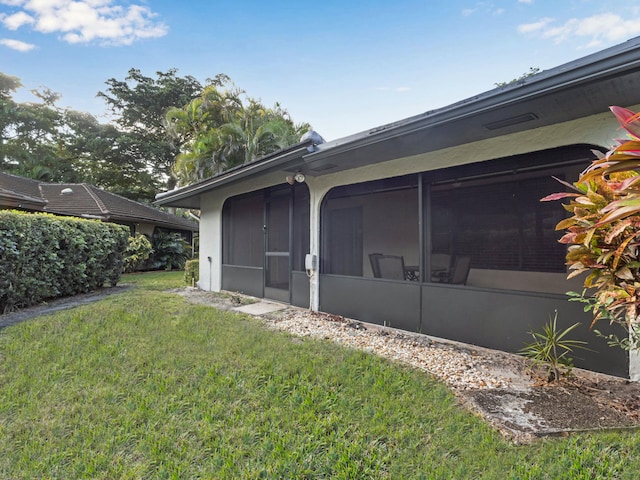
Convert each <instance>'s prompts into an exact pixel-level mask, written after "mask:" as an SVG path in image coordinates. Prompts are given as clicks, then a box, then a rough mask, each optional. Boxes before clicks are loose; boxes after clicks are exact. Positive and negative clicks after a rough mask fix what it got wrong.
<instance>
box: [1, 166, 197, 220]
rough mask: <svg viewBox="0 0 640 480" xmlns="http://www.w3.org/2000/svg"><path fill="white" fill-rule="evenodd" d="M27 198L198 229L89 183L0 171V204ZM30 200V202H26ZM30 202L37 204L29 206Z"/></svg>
mask: <svg viewBox="0 0 640 480" xmlns="http://www.w3.org/2000/svg"><path fill="white" fill-rule="evenodd" d="M3 198H7V199H8V200H13V201H14V203H15V200H18V199H23V200H25V201H24V203H25V205H24V208H25V209H29V210H38V211H43V212H49V213H55V214H59V215H71V216H75V217H83V218H96V219H100V220H105V221H111V222H120V223H135V222H143V223H153V224H156V225H158V226H160V227H165V228H172V229H179V230H190V231H193V232H196V231H198V224H197V223H196V222H194V221H192V220H189V219H186V218H182V217H179V216H177V215H173V214H170V213H165V212H163V211H161V210H158V209H157V208H154V207H150V206H147V205H143V204H141V203H138V202H134V201H133V200H130V199H128V198H125V197H122V196H120V195H116V194H115V193H111V192H107V191H105V190H101V189H100V188H97V187H95V186H93V185H89V184H87V183H44V182H39V181H37V180H31V179H29V178H23V177H18V176H16V175H11V174H8V173H3V172H0V205H3V204H5V203H6V204H7V205H8V206H16V205H13V204H12V203H10V202H8V201H7V202H3V201H2V200H3ZM27 200H29V202H27ZM27 203H31V204H32V205H31V206H33V207H35V208H27V206H28V205H26V204H27Z"/></svg>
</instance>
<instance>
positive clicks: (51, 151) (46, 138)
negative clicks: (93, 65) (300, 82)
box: [0, 69, 309, 202]
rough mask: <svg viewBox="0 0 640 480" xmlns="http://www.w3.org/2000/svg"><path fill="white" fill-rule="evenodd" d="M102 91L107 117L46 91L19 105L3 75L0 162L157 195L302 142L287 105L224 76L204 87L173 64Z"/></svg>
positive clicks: (12, 83)
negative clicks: (270, 102) (269, 104)
mask: <svg viewBox="0 0 640 480" xmlns="http://www.w3.org/2000/svg"><path fill="white" fill-rule="evenodd" d="M105 83H106V85H107V88H106V89H105V91H104V92H98V94H97V95H98V97H100V98H102V99H103V100H104V101H105V102H106V104H107V107H108V108H109V110H110V112H111V114H112V120H111V122H109V123H100V122H99V121H98V120H97V119H96V118H95V117H94V116H93V115H91V114H89V113H84V112H78V111H74V110H71V109H62V108H60V107H58V106H57V105H56V103H57V101H58V100H59V98H60V97H59V95H58V94H57V93H55V92H53V91H51V90H49V89H46V88H43V89H40V90H37V91H32V93H33V94H34V95H35V96H36V98H37V99H38V101H37V102H24V103H18V102H16V101H15V100H14V94H15V92H16V91H17V90H18V89H19V88H21V86H22V84H21V81H20V79H18V78H16V77H12V76H10V75H7V74H4V73H0V169H2V170H4V171H8V172H10V173H14V174H16V175H21V176H25V177H29V178H34V179H38V180H43V181H51V182H87V183H91V184H93V185H95V186H97V187H100V188H104V189H105V190H108V191H111V192H114V193H118V194H120V195H123V196H126V197H128V198H131V199H133V200H137V201H142V202H150V201H152V200H153V198H154V196H155V194H156V193H157V192H158V191H161V190H168V189H171V188H173V187H174V186H175V185H176V184H180V185H185V184H188V183H190V182H193V181H197V180H200V179H202V178H205V177H207V176H210V175H213V174H216V173H219V172H221V171H223V170H225V169H227V168H231V167H234V166H236V165H240V164H242V163H245V162H248V161H251V160H253V159H254V158H257V157H259V156H262V155H265V154H268V153H272V152H274V151H276V150H278V149H281V148H284V147H287V146H289V145H292V144H294V143H296V142H298V141H299V139H300V137H301V135H302V134H303V133H304V132H305V131H306V130H307V129H308V128H309V125H308V124H300V125H296V124H294V123H293V121H292V120H291V118H290V116H289V114H288V113H287V111H286V110H284V109H283V108H282V107H280V105H278V104H276V105H275V106H274V107H273V108H266V107H265V106H264V105H262V103H261V102H260V101H258V100H255V99H253V98H250V97H248V96H247V95H246V94H245V92H243V91H242V90H240V89H238V88H236V87H235V86H234V85H233V83H232V82H231V79H230V78H229V77H227V76H226V75H224V74H219V75H217V76H216V77H214V78H213V79H207V80H206V82H205V83H204V85H203V84H201V83H200V82H199V81H198V80H196V79H195V78H194V77H191V76H185V77H180V76H178V75H177V70H176V69H170V70H168V71H166V72H156V76H155V78H154V77H150V76H146V75H143V74H142V72H141V71H140V70H138V69H131V70H129V72H128V74H127V76H126V77H125V79H124V80H117V79H115V78H111V79H108V80H107V81H106V82H105Z"/></svg>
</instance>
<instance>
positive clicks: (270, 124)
mask: <svg viewBox="0 0 640 480" xmlns="http://www.w3.org/2000/svg"><path fill="white" fill-rule="evenodd" d="M165 118H166V125H167V131H168V132H169V134H170V135H171V136H172V138H173V139H175V140H176V141H177V143H178V144H180V145H181V152H180V154H179V155H177V157H176V162H175V165H174V170H173V173H174V174H175V176H176V177H177V179H178V181H179V184H180V185H185V184H189V183H193V182H196V181H198V180H202V179H203V178H207V177H210V176H212V175H215V174H217V173H220V172H222V171H224V170H227V169H229V168H233V167H236V166H238V165H242V164H244V163H247V162H250V161H252V160H254V159H256V158H259V157H261V156H264V155H267V154H269V153H273V152H275V151H278V150H281V149H283V148H285V147H287V146H289V145H293V144H295V143H297V142H299V141H300V137H301V136H302V135H303V134H304V133H305V132H306V131H308V130H309V129H310V126H309V124H307V123H302V124H295V123H294V122H293V121H292V119H291V117H290V116H289V114H288V112H287V111H286V110H284V109H283V108H282V107H281V106H280V105H279V104H276V105H275V106H274V107H273V108H267V107H265V106H264V105H263V104H262V103H261V102H260V101H259V100H256V99H254V98H251V97H248V96H247V95H246V93H245V92H244V91H242V90H240V89H238V88H236V87H235V86H234V85H233V84H232V83H231V81H230V80H229V79H228V78H225V79H224V82H223V83H220V84H215V85H208V86H207V87H205V88H204V90H203V91H202V94H201V95H200V96H199V97H197V98H195V99H193V100H192V101H191V102H189V103H188V104H187V105H185V106H184V107H182V108H177V107H176V108H170V109H169V110H168V112H167V114H166V117H165Z"/></svg>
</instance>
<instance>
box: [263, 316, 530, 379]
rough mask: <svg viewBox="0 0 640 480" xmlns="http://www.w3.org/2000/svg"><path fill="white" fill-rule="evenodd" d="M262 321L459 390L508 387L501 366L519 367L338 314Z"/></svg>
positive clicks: (512, 361) (509, 375)
mask: <svg viewBox="0 0 640 480" xmlns="http://www.w3.org/2000/svg"><path fill="white" fill-rule="evenodd" d="M263 319H264V321H265V322H266V323H267V324H268V325H269V326H270V327H271V328H274V329H278V330H284V331H286V332H289V333H291V334H293V335H297V336H301V337H314V338H321V339H325V340H331V341H334V342H337V343H339V344H341V345H346V346H349V347H352V348H357V349H359V350H363V351H365V352H370V353H372V354H375V355H379V356H382V357H385V358H389V359H391V360H395V361H398V362H401V363H403V364H406V365H410V366H412V367H415V368H418V369H420V370H424V371H426V372H429V373H431V374H433V375H435V376H436V377H438V378H440V379H441V380H443V381H444V382H445V383H447V384H448V385H449V386H450V387H452V388H455V389H458V390H466V389H486V388H505V387H507V386H509V385H512V383H513V379H514V375H515V373H514V372H511V371H509V368H505V367H506V366H507V364H512V365H511V366H512V367H514V368H518V365H517V363H518V362H517V361H516V360H515V359H508V358H506V357H507V356H508V355H504V356H503V355H499V356H498V357H499V358H494V359H492V360H491V361H489V359H488V358H487V357H486V355H483V354H482V353H481V352H480V351H474V350H472V349H470V348H466V347H462V346H456V345H453V344H448V343H445V342H436V341H433V340H431V339H429V338H428V337H427V336H425V335H419V334H412V333H403V332H398V331H396V330H392V329H388V328H384V327H377V326H372V325H364V324H362V323H361V322H357V321H353V320H349V319H345V318H343V317H340V316H336V315H329V314H324V313H315V312H309V311H305V310H298V309H287V310H285V311H284V312H280V313H279V314H278V315H270V316H264V317H263ZM500 360H502V361H500Z"/></svg>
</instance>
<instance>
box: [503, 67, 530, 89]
mask: <svg viewBox="0 0 640 480" xmlns="http://www.w3.org/2000/svg"><path fill="white" fill-rule="evenodd" d="M539 71H540V69H539V68H538V67H529V71H528V72H525V73H523V74H522V75H520V76H519V77H518V78H514V79H513V80H509V81H508V82H498V83H494V85H495V86H496V87H506V86H508V85H516V84H520V83H524V81H525V80H526V79H527V78H529V77H532V76H534V75H535V74H536V73H538V72H539Z"/></svg>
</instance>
